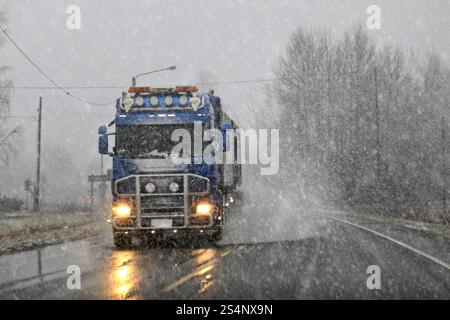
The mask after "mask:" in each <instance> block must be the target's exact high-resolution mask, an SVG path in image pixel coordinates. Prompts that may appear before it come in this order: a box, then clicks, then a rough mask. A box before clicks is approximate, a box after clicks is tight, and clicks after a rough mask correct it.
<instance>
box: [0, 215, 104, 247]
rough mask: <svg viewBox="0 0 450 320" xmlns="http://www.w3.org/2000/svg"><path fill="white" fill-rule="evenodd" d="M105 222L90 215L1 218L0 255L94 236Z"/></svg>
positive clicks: (102, 227) (98, 216) (6, 216)
mask: <svg viewBox="0 0 450 320" xmlns="http://www.w3.org/2000/svg"><path fill="white" fill-rule="evenodd" d="M106 227H107V223H106V219H105V217H104V216H103V215H100V214H91V213H70V214H68V213H65V214H55V213H33V214H30V213H27V214H24V213H10V214H2V215H1V216H0V254H4V253H8V252H15V251H21V250H27V249H31V248H36V247H42V246H47V245H50V244H56V243H62V242H66V241H71V240H77V239H84V238H87V237H89V236H94V235H96V234H98V233H100V232H103V230H104V229H105V228H106Z"/></svg>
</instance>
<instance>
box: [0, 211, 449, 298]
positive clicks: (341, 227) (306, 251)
mask: <svg viewBox="0 0 450 320" xmlns="http://www.w3.org/2000/svg"><path fill="white" fill-rule="evenodd" d="M230 220H231V221H230V222H229V224H228V227H229V228H231V229H230V230H231V231H230V232H227V231H226V232H225V236H224V239H223V241H222V242H221V243H220V244H219V245H217V246H212V245H208V244H205V243H203V244H202V243H197V244H195V245H193V246H192V245H188V244H186V243H184V244H183V243H181V244H176V243H166V246H165V247H161V248H149V247H145V246H142V245H139V244H138V243H136V244H135V246H134V247H133V248H131V249H129V250H117V249H115V248H114V246H113V245H112V240H111V234H110V232H108V231H106V230H105V233H104V234H102V235H99V236H97V237H94V238H90V239H86V240H82V241H76V242H71V243H66V244H63V245H57V246H51V247H47V248H44V249H41V250H33V251H29V252H22V253H18V254H14V255H9V256H0V298H1V299H391V298H393V299H450V270H449V269H448V268H446V267H445V266H442V265H440V264H438V263H436V262H434V261H432V260H430V259H427V258H426V257H424V256H422V255H420V254H418V253H416V252H413V251H411V250H409V249H407V248H404V247H402V246H400V245H398V244H396V243H394V242H392V241H389V240H387V239H384V238H382V237H379V236H377V235H375V234H373V233H371V232H368V231H366V230H362V229H360V228H357V227H354V226H352V225H348V224H346V223H343V222H341V221H337V220H335V219H332V218H330V217H329V216H328V215H322V214H317V215H315V216H301V218H299V219H298V221H292V220H289V219H287V220H281V221H280V220H279V218H277V224H276V226H277V228H276V229H271V230H272V233H271V236H268V235H267V233H266V232H264V230H263V229H264V228H263V226H262V225H261V226H258V225H253V226H248V228H247V229H245V228H244V229H242V230H239V226H241V228H242V225H243V221H242V220H241V219H240V218H236V217H234V220H235V221H234V224H233V217H232V218H230ZM268 220H269V223H270V219H265V220H264V221H265V223H267V221H268ZM255 228H256V229H258V230H259V231H261V232H259V233H258V232H254V233H252V230H256V229H255ZM279 230H281V232H278V231H279ZM233 232H234V234H233ZM277 232H278V233H277ZM273 234H276V236H273ZM236 235H240V236H241V238H239V237H238V236H236ZM399 235H400V234H399ZM271 237H272V238H271ZM233 240H234V241H233ZM244 240H246V241H244ZM429 240H430V239H429ZM417 241H419V240H417ZM430 241H434V239H431V240H430ZM431 247H434V249H435V250H437V251H435V253H436V254H439V253H441V255H440V258H442V259H444V260H443V261H445V259H446V258H447V254H448V252H445V251H448V249H449V248H450V242H449V239H448V238H440V239H439V241H438V242H437V244H436V245H431ZM439 247H440V248H439ZM443 250H444V251H443ZM446 263H448V261H446ZM70 265H76V266H78V267H79V268H80V270H81V277H80V280H81V281H80V283H81V289H80V290H77V289H73V290H70V289H68V288H67V283H66V282H67V279H68V277H69V274H67V273H66V271H67V268H68V266H70ZM371 265H377V266H379V268H380V271H381V289H378V290H377V289H373V290H369V289H368V288H367V285H366V282H367V278H368V277H369V274H367V273H366V271H367V268H368V267H369V266H371Z"/></svg>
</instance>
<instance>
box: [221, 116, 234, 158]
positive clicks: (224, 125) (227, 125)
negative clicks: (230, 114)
mask: <svg viewBox="0 0 450 320" xmlns="http://www.w3.org/2000/svg"><path fill="white" fill-rule="evenodd" d="M230 129H232V126H231V123H229V122H222V123H221V124H220V131H222V139H223V151H228V150H230V143H231V141H228V140H229V137H227V130H230Z"/></svg>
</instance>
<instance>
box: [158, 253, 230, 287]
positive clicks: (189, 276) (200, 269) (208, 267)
mask: <svg viewBox="0 0 450 320" xmlns="http://www.w3.org/2000/svg"><path fill="white" fill-rule="evenodd" d="M234 248H235V247H234V246H233V247H231V248H230V249H227V250H224V251H222V252H220V253H219V255H220V256H221V257H222V258H223V257H225V256H227V255H228V254H229V253H230V252H231V251H233V249H234ZM210 261H211V262H209V263H208V264H207V265H206V266H205V265H203V266H200V267H198V268H197V269H196V270H194V271H192V272H191V273H189V274H187V275H185V276H184V277H182V278H181V279H180V280H178V281H176V282H174V283H172V284H171V285H168V286H167V287H165V288H164V289H162V290H161V291H162V292H168V291H171V290H173V289H175V288H177V287H179V286H180V285H182V284H183V283H185V282H187V281H189V280H191V279H193V278H195V277H198V276H201V275H203V274H205V273H207V272H208V271H211V270H212V269H213V268H214V267H215V265H216V264H217V262H219V260H218V259H217V256H216V257H214V258H213V259H212V260H210Z"/></svg>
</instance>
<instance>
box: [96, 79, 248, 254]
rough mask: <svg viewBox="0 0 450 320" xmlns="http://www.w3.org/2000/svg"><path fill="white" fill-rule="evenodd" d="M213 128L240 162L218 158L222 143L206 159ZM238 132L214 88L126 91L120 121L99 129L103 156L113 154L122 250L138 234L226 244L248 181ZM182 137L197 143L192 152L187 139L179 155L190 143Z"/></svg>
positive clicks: (114, 219)
mask: <svg viewBox="0 0 450 320" xmlns="http://www.w3.org/2000/svg"><path fill="white" fill-rule="evenodd" d="M113 126H114V127H115V130H114V132H108V127H113ZM210 129H215V132H218V133H219V134H220V135H221V142H220V143H221V145H220V146H219V148H221V149H222V148H223V149H222V150H220V151H224V152H231V153H232V154H233V160H234V161H233V162H232V163H226V162H225V161H216V160H215V158H214V157H215V156H216V152H217V151H219V150H217V143H216V145H215V149H214V150H213V151H212V152H211V153H210V154H209V155H208V154H205V152H204V151H205V149H207V144H208V143H209V144H211V142H210V141H209V140H208V139H205V138H204V137H205V136H207V132H211V130H210ZM236 129H237V125H236V123H235V122H234V121H233V120H232V119H230V118H229V117H228V116H227V114H226V113H225V112H224V111H223V110H222V104H221V99H220V98H219V97H218V96H216V95H214V92H213V91H210V92H208V93H202V92H199V91H198V89H197V87H195V86H178V87H172V88H152V87H136V86H132V87H130V88H129V90H128V92H124V93H123V94H122V97H121V98H119V99H117V103H116V114H115V118H114V120H113V121H112V122H111V123H110V124H109V125H108V126H101V127H99V129H98V134H99V153H100V154H103V155H109V156H111V157H112V166H113V168H112V181H111V189H112V208H111V219H110V220H111V223H112V227H113V233H114V243H115V245H116V247H127V246H130V245H131V243H132V239H133V237H135V236H140V237H145V238H147V239H148V240H149V241H151V242H154V243H158V240H159V239H160V238H167V237H175V238H178V237H184V236H187V237H190V238H206V239H208V240H210V241H217V240H218V239H220V237H221V234H222V230H223V225H224V222H225V220H226V215H227V212H228V210H229V206H230V204H231V203H232V202H233V199H234V194H236V193H237V192H238V187H239V186H240V185H241V182H242V170H241V166H240V164H239V161H238V159H237V157H238V150H239V147H240V146H239V142H240V138H239V130H236ZM174 132H175V133H177V132H178V133H180V132H181V133H183V134H185V133H187V134H188V135H189V136H190V137H192V140H196V141H194V142H193V143H191V144H192V148H191V146H190V145H189V143H188V144H186V141H184V144H183V145H182V146H183V147H184V148H183V149H182V151H183V152H180V153H178V152H175V153H176V154H175V153H174V150H175V149H177V146H179V145H180V141H181V140H182V139H181V138H180V139H179V140H178V141H177V138H176V139H174V137H173V134H174ZM229 132H233V135H229ZM199 134H200V136H201V138H200V139H201V140H200V142H199V141H198V135H199ZM110 136H111V137H112V138H113V139H114V140H115V143H114V146H113V147H112V148H111V151H110V148H109V146H108V142H109V139H108V137H110ZM196 138H197V139H196ZM210 138H211V137H210ZM187 140H190V139H187ZM205 140H208V141H205ZM210 140H211V141H212V140H213V139H212V138H211V139H210ZM187 142H192V141H187ZM196 148H197V149H200V150H201V152H200V153H199V152H198V150H196ZM175 160H176V161H175Z"/></svg>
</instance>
